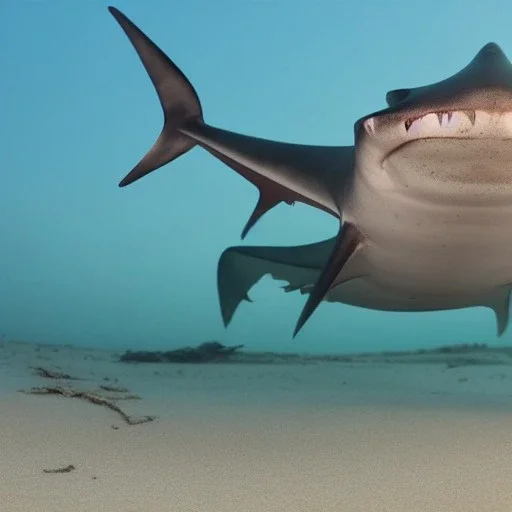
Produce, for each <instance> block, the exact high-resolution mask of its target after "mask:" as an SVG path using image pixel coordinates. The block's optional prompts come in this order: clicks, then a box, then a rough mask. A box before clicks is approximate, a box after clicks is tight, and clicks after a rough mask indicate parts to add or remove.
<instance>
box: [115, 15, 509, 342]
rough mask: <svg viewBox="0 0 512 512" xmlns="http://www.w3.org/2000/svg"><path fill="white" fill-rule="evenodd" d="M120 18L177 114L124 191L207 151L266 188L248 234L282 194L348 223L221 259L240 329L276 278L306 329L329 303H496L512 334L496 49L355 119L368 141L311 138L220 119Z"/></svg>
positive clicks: (503, 91) (503, 119) (403, 306)
mask: <svg viewBox="0 0 512 512" xmlns="http://www.w3.org/2000/svg"><path fill="white" fill-rule="evenodd" d="M109 10H110V12H111V14H112V15H113V16H114V18H115V19H116V20H117V22H118V23H119V25H120V26H121V28H122V29H123V30H124V32H125V33H126V35H127V36H128V39H129V40H130V41H131V43H132V44H133V46H134V48H135V50H136V52H137V53H138V55H139V57H140V59H141V61H142V64H143V65H144V67H145V69H146V71H147V73H148V75H149V77H150V79H151V81H152V82H153V85H154V87H155V89H156V93H157V94H158V97H159V99H160V103H161V106H162V109H163V113H164V124H163V129H162V131H161V133H160V136H159V137H158V139H157V140H156V142H155V143H154V145H153V147H152V148H151V149H150V150H149V152H148V153H147V154H146V155H145V156H144V157H143V158H142V160H140V162H139V163H138V164H137V165H136V166H135V167H134V168H133V169H132V170H131V171H130V172H129V173H128V174H127V176H126V177H125V178H124V179H123V180H122V181H121V182H120V184H119V186H121V187H124V186H126V185H129V184H131V183H133V182H134V181H136V180H138V179H140V178H142V177H143V176H145V175H146V174H148V173H150V172H152V171H154V170H155V169H158V168H160V167H162V166H163V165H165V164H167V163H169V162H172V161H173V160H175V159H176V158H178V157H179V156H180V155H182V154H184V153H185V152H187V151H189V150H190V149H192V148H193V147H195V146H200V147H201V148H203V149H205V150H206V151H207V152H209V153H210V154H212V155H213V156H214V157H216V158H218V159H219V160H220V161H222V162H223V163H224V164H226V165H227V166H228V167H230V168H231V169H233V170H234V171H236V172H237V173H238V174H240V175H241V176H243V177H244V178H245V179H246V180H248V181H249V182H250V183H252V184H253V185H255V186H256V187H257V188H258V190H259V200H258V202H257V204H256V207H255V209H254V211H253V213H252V215H251V216H250V218H249V220H248V222H247V224H246V226H245V228H244V229H243V232H242V238H244V237H245V236H246V235H247V233H248V232H249V231H250V229H251V228H252V227H253V226H254V225H255V224H256V222H257V221H258V220H259V219H260V218H261V217H262V216H263V215H264V214H265V213H266V212H268V211H269V210H270V209H272V208H273V207H274V206H276V205H278V204H280V203H287V204H293V203H295V202H297V201H299V202H302V203H305V204H307V205H310V206H312V207H314V208H318V209H320V210H322V211H324V212H326V213H328V214H330V215H332V216H334V217H335V218H337V219H339V231H338V233H337V235H336V236H335V237H333V238H330V239H328V240H325V241H321V242H318V243H313V244H309V245H301V246H294V247H271V246H266V247H265V246H261V247H256V246H253V247H251V246H237V247H230V248H228V249H226V250H225V251H224V252H223V253H222V255H221V257H220V260H219V264H218V275H217V284H218V293H219V300H220V309H221V313H222V318H223V321H224V325H225V326H226V327H227V326H228V325H229V323H230V321H231V319H232V318H233V315H234V313H235V311H236V309H237V308H238V306H239V305H240V303H241V302H242V301H250V298H249V295H248V292H249V290H250V289H251V287H252V286H254V284H255V283H256V282H257V281H258V280H260V279H261V278H262V277H263V276H264V275H267V274H270V275H272V276H273V277H274V278H275V279H278V280H281V281H284V282H287V283H288V284H287V285H286V286H284V289H285V291H287V292H291V291H295V290H297V291H300V292H301V293H303V294H307V295H308V297H307V300H306V303H305V306H304V309H303V310H302V313H301V315H300V317H299V320H298V322H297V325H296V328H295V331H294V337H295V336H296V335H297V333H298V332H299V331H300V329H301V328H302V327H303V326H304V324H305V323H306V321H307V320H308V318H309V317H310V316H311V315H312V313H313V312H314V311H315V310H316V308H317V307H318V305H319V304H320V303H321V302H322V301H330V302H340V303H344V304H349V305H353V306H358V307H362V308H368V309H374V310H381V311H416V312H418V311H439V310H453V309H462V308H468V307H477V306H484V307H488V308H491V309H492V310H493V311H494V313H495V316H496V323H497V333H498V336H501V335H502V334H503V333H504V332H505V330H506V328H507V325H508V322H509V298H510V291H511V286H512V64H511V62H510V61H509V60H508V58H507V57H506V56H505V54H504V53H503V51H502V50H501V48H500V47H499V46H498V45H497V44H495V43H488V44H486V45H485V46H484V47H483V48H482V49H481V50H480V51H479V52H478V53H477V55H476V56H475V57H474V58H473V60H471V62H470V63H469V64H468V65H467V66H466V67H464V68H463V69H462V70H461V71H459V72H458V73H456V74H454V75H453V76H451V77H449V78H447V79H445V80H442V81H440V82H436V83H433V84H431V85H427V86H422V87H416V88H410V89H397V90H393V91H390V92H388V93H387V94H386V102H387V105H388V106H387V107H386V108H384V109H382V110H379V111H377V112H373V113H371V114H368V115H366V116H364V117H362V118H361V119H359V120H357V121H356V122H355V124H354V144H353V145H348V146H309V145H301V144H290V143H284V142H277V141H273V140H267V139H262V138H256V137H252V136H248V135H243V134H239V133H234V132H231V131H226V130H224V129H220V128H216V127H214V126H212V125H209V124H207V123H206V122H205V121H204V119H203V111H202V107H201V103H200V101H199V97H198V95H197V93H196V91H195V89H194V88H193V86H192V85H191V83H190V82H189V80H188V79H187V77H186V76H185V75H184V74H183V73H182V71H181V70H180V69H179V68H178V67H177V66H176V65H175V64H174V63H173V62H172V61H171V60H170V59H169V57H167V55H166V54H165V53H164V52H163V51H162V50H161V49H160V48H158V47H157V46H156V45H155V44H154V43H153V42H152V41H151V40H150V39H149V38H148V37H147V36H146V35H145V34H144V33H143V32H142V31H141V30H140V29H139V28H138V27H137V26H136V25H135V24H134V23H133V22H131V21H130V20H129V19H128V18H127V17H126V16H125V15H124V14H122V13H121V12H120V11H119V10H117V9H116V8H114V7H109Z"/></svg>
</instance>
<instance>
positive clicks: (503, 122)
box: [364, 110, 512, 139]
mask: <svg viewBox="0 0 512 512" xmlns="http://www.w3.org/2000/svg"><path fill="white" fill-rule="evenodd" d="M379 125H380V120H379V116H374V117H370V118H368V119H366V120H365V121H364V127H365V129H366V131H367V133H368V134H369V135H371V136H372V137H376V138H379V137H380V135H381V134H382V133H379V132H380V129H379V128H380V126H379ZM401 125H402V129H401V131H402V135H405V136H407V137H408V138H409V137H410V138H411V139H419V138H433V137H446V138H512V112H500V113H496V112H487V111H484V110H438V111H432V112H427V113H424V114H421V115H416V116H411V117H407V118H405V120H403V121H401ZM384 129H385V128H384ZM382 135H384V134H382ZM384 136H385V135H384Z"/></svg>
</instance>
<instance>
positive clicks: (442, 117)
mask: <svg viewBox="0 0 512 512" xmlns="http://www.w3.org/2000/svg"><path fill="white" fill-rule="evenodd" d="M430 114H434V115H435V116H436V117H437V119H438V121H439V126H440V127H442V128H444V127H446V126H447V125H448V124H450V122H451V120H452V118H453V116H454V114H463V115H465V116H466V117H467V118H468V119H469V121H470V123H471V125H472V126H475V120H476V114H475V111H474V110H455V111H450V110H448V111H447V110H442V111H439V112H428V113H427V114H423V115H421V116H417V117H410V118H408V119H406V120H405V122H404V126H405V131H406V132H408V131H409V130H410V128H411V126H412V125H413V124H414V123H415V122H416V121H419V120H420V119H423V118H424V117H426V116H428V115H430Z"/></svg>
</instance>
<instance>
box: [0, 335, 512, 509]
mask: <svg viewBox="0 0 512 512" xmlns="http://www.w3.org/2000/svg"><path fill="white" fill-rule="evenodd" d="M477 355H478V354H477ZM480 355H484V356H485V354H480ZM470 356H471V354H469V355H468V354H466V355H465V357H464V359H463V360H462V362H461V364H453V357H452V356H451V355H450V354H437V355H436V356H435V357H434V358H433V357H432V356H431V355H429V354H425V355H416V356H415V357H411V356H407V357H400V356H399V355H395V356H393V357H388V356H386V357H377V356H374V357H368V358H364V357H361V358H354V359H353V360H348V361H344V362H340V361H331V362H322V361H308V360H307V359H304V360H303V361H288V362H287V363H286V364H285V363H280V364H262V363H253V364H205V365H179V364H124V363H120V362H118V358H117V356H116V354H114V353H111V352H107V351H100V350H83V349H79V348H73V347H53V346H42V345H37V344H31V343H16V342H6V343H3V344H2V345H1V348H0V510H1V512H29V511H34V512H70V511H73V512H103V511H105V512H139V511H140V512H168V511H169V512H302V511H304V512H306V511H307V512H334V511H336V512H512V356H511V355H510V354H509V353H508V352H504V353H502V354H500V353H499V352H495V353H493V354H492V357H491V358H487V359H486V357H480V358H476V359H474V360H472V359H471V357H470ZM41 369H42V370H44V371H49V372H52V373H53V376H55V375H56V372H62V373H65V374H68V375H69V376H72V377H76V378H77V380H75V379H64V378H57V379H55V378H48V375H46V376H44V373H42V370H41ZM100 386H103V389H101V388H100ZM34 387H46V389H47V390H48V389H50V390H53V391H55V390H57V391H59V390H60V391H62V390H64V391H65V392H66V393H67V394H68V396H61V395H39V394H37V395H36V394H31V393H30V392H29V393H22V392H20V390H24V391H30V390H32V389H33V388H34ZM118 388H125V389H123V390H120V389H118ZM73 393H74V394H75V396H71V395H73ZM80 393H82V395H80V396H77V394H80ZM133 395H136V397H134V396H133ZM88 396H89V397H91V396H92V397H99V398H98V400H96V403H90V402H89V401H88V400H87V397H88ZM84 397H85V399H84ZM137 398H138V399H137ZM105 402H108V403H110V404H114V405H115V406H117V407H119V408H120V409H121V410H122V411H123V412H124V413H125V414H126V415H127V416H128V417H129V418H135V420H137V419H140V418H142V419H144V418H146V417H147V416H150V417H153V416H154V417H155V419H154V420H153V421H149V422H145V423H140V424H135V425H129V424H127V423H126V422H125V420H124V419H123V417H122V416H121V415H120V414H119V413H118V411H116V410H112V409H110V408H107V407H105ZM135 422H137V421H135Z"/></svg>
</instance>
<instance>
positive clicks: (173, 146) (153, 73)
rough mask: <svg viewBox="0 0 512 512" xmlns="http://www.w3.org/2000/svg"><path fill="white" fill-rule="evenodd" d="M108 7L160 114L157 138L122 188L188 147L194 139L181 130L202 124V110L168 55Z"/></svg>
mask: <svg viewBox="0 0 512 512" xmlns="http://www.w3.org/2000/svg"><path fill="white" fill-rule="evenodd" d="M108 10H109V11H110V13H111V14H112V15H113V16H114V18H115V19H116V21H117V22H118V23H119V25H120V26H121V28H122V29H123V30H124V32H125V34H126V35H127V36H128V39H129V40H130V42H131V43H132V45H133V46H134V48H135V51H136V52H137V54H138V55H139V57H140V60H141V61H142V64H143V65H144V67H145V68H146V71H147V73H148V75H149V78H150V79H151V81H152V82H153V85H154V87H155V90H156V93H157V94H158V97H159V99H160V104H161V105H162V110H163V113H164V126H163V129H162V131H161V133H160V135H159V137H158V139H157V140H156V142H155V143H154V145H153V147H152V148H151V149H150V150H149V151H148V152H147V153H146V155H145V156H144V157H143V158H142V160H140V162H139V163H138V164H137V165H136V166H135V167H134V168H133V169H132V170H131V171H130V172H129V173H128V174H127V175H126V177H125V178H124V179H123V180H122V181H121V182H120V183H119V186H120V187H124V186H126V185H129V184H130V183H133V182H134V181H137V180H138V179H140V178H142V177H143V176H145V175H146V174H149V173H150V172H152V171H154V170H155V169H158V168H159V167H162V166H163V165H165V164H167V163H169V162H171V161H173V160H175V159H176V158H178V157H179V156H181V155H183V154H184V153H186V152H187V151H189V150H190V149H192V148H193V147H194V146H195V145H196V142H195V141H194V140H193V139H192V138H190V137H189V136H187V135H185V134H184V133H183V132H182V131H181V130H184V129H187V128H191V127H193V126H197V125H198V124H203V112H202V108H201V103H200V101H199V97H198V96H197V93H196V91H195V90H194V88H193V86H192V84H191V83H190V82H189V80H188V79H187V77H186V76H185V75H184V74H183V73H182V71H181V70H180V69H179V68H178V67H177V66H176V65H175V64H174V63H173V62H172V61H171V60H170V59H169V57H167V55H165V54H164V53H163V52H162V50H160V48H158V47H157V46H156V45H155V44H154V43H153V42H152V41H151V40H150V39H149V38H148V37H147V36H146V35H145V34H144V33H143V32H142V31H141V30H140V29H139V28H138V27H136V26H135V25H134V24H133V23H132V22H131V21H130V20H129V19H128V18H127V17H126V16H125V15H124V14H123V13H121V12H120V11H118V10H117V9H116V8H115V7H109V8H108Z"/></svg>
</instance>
